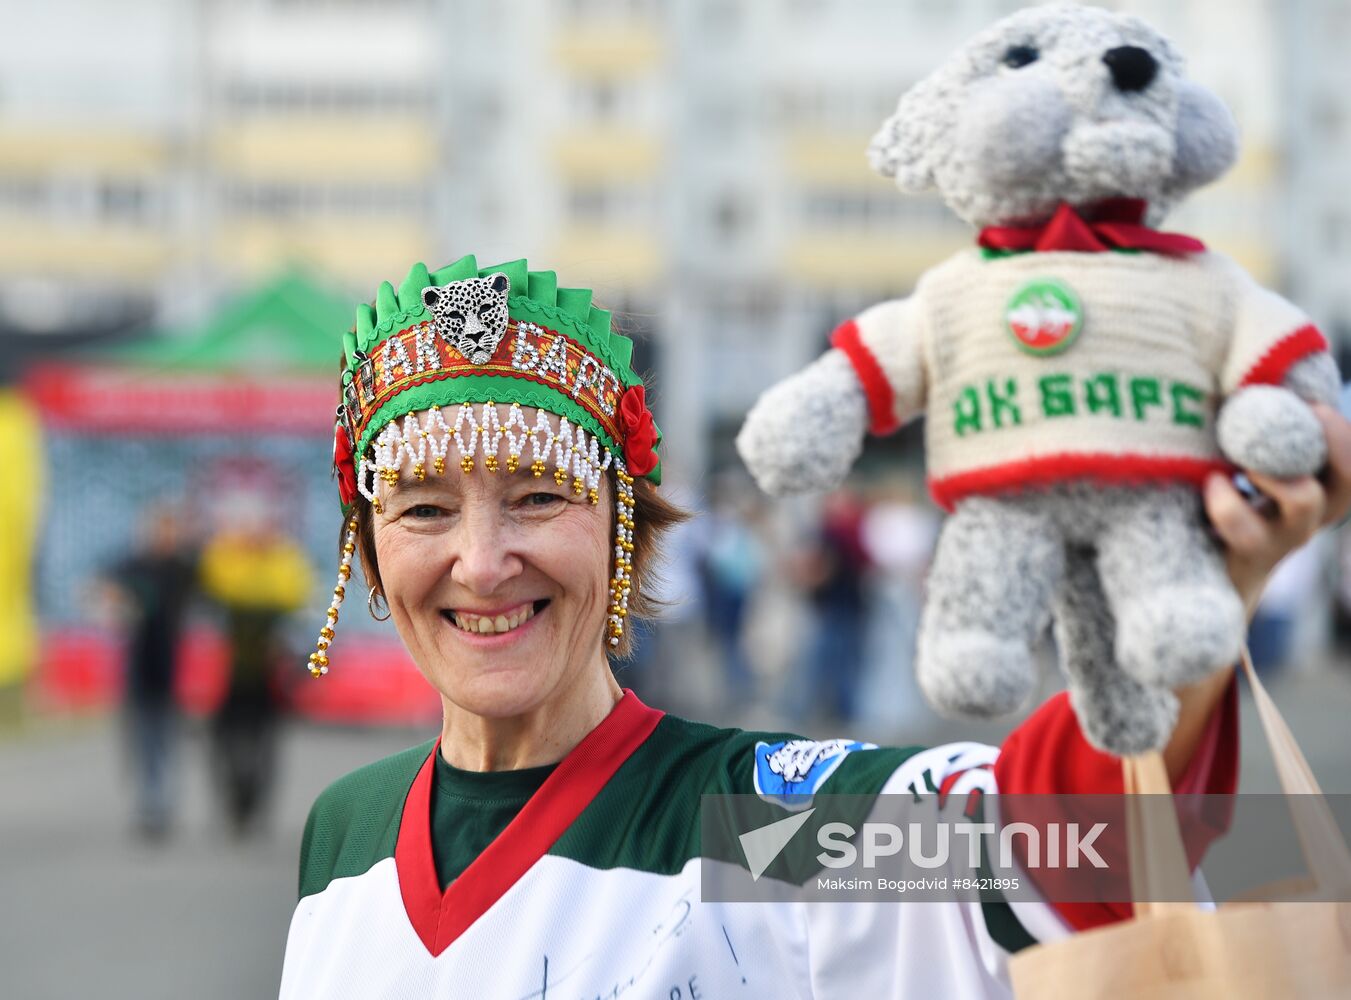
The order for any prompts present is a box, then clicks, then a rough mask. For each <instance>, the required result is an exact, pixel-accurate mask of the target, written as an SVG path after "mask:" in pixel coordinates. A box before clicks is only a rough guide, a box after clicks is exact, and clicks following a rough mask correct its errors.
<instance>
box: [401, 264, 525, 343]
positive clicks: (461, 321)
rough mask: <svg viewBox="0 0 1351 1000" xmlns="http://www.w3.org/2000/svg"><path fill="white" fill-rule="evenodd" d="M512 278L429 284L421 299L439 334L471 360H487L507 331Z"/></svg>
mask: <svg viewBox="0 0 1351 1000" xmlns="http://www.w3.org/2000/svg"><path fill="white" fill-rule="evenodd" d="M510 291H511V279H510V278H508V277H507V276H506V275H505V274H489V275H487V276H486V277H482V278H469V279H467V280H465V281H452V282H451V283H450V284H448V285H442V286H440V287H437V286H435V285H431V286H428V287H427V288H424V289H423V290H422V302H423V304H424V305H426V307H427V308H428V309H429V310H431V314H432V319H433V322H434V325H435V328H436V333H437V336H439V337H441V339H442V340H444V341H445V342H446V343H447V344H449V345H450V346H451V347H453V348H455V350H457V351H459V352H460V353H461V354H462V355H464V357H465V358H466V360H468V361H469V362H471V363H472V364H476V365H482V364H487V363H488V360H489V359H490V358H492V356H493V353H494V352H495V351H496V350H497V345H498V344H500V343H502V338H503V337H505V336H506V335H507V294H508V293H509V292H510Z"/></svg>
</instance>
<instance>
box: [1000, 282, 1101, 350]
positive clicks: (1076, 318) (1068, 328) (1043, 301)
mask: <svg viewBox="0 0 1351 1000" xmlns="http://www.w3.org/2000/svg"><path fill="white" fill-rule="evenodd" d="M1004 325H1005V327H1007V329H1008V331H1009V335H1010V336H1011V337H1013V342H1014V343H1015V344H1017V345H1018V347H1019V348H1020V349H1022V350H1024V351H1026V352H1027V353H1028V354H1038V355H1045V354H1059V353H1060V352H1061V351H1064V350H1067V349H1068V348H1069V346H1070V345H1071V344H1073V343H1074V340H1075V338H1076V337H1078V336H1079V329H1080V327H1082V326H1083V325H1084V307H1083V305H1082V304H1081V303H1080V302H1079V296H1077V295H1075V294H1074V290H1073V289H1072V288H1070V286H1069V285H1067V284H1065V283H1064V282H1063V281H1057V280H1056V279H1054V278H1033V279H1032V280H1031V281H1029V282H1026V283H1025V284H1023V285H1022V286H1021V287H1019V289H1018V290H1017V291H1016V292H1014V293H1013V295H1012V296H1011V297H1010V298H1009V302H1008V305H1006V306H1005V307H1004Z"/></svg>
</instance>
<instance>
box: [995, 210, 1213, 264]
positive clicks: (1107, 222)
mask: <svg viewBox="0 0 1351 1000" xmlns="http://www.w3.org/2000/svg"><path fill="white" fill-rule="evenodd" d="M1147 208H1148V204H1147V203H1146V202H1145V201H1144V200H1143V199H1140V198H1111V199H1108V200H1107V201H1100V202H1097V203H1096V204H1094V205H1092V206H1089V207H1088V208H1086V209H1085V211H1086V212H1087V213H1088V214H1089V215H1090V217H1091V221H1089V220H1086V219H1085V218H1084V217H1083V216H1082V215H1080V214H1079V213H1078V212H1076V211H1075V210H1074V209H1073V208H1071V207H1070V206H1069V205H1068V204H1067V203H1065V202H1063V201H1062V202H1061V203H1060V206H1059V207H1058V208H1057V209H1056V210H1055V214H1054V215H1053V216H1051V219H1050V221H1049V222H1046V223H1044V224H1042V225H1039V226H986V227H985V228H984V229H982V230H981V231H980V237H979V239H978V242H979V243H980V245H981V246H983V247H985V248H986V249H987V250H1035V251H1040V252H1043V253H1044V252H1046V251H1050V250H1073V251H1077V252H1080V253H1102V252H1104V251H1106V250H1111V249H1117V250H1146V251H1149V252H1150V253H1162V254H1173V255H1181V254H1188V253H1200V252H1201V251H1202V250H1204V249H1205V248H1206V245H1205V244H1204V243H1202V242H1201V241H1200V240H1198V239H1195V238H1193V237H1191V236H1183V235H1182V234H1181V233H1162V232H1159V230H1157V229H1151V228H1150V227H1149V226H1146V225H1144V218H1145V210H1146V209H1147Z"/></svg>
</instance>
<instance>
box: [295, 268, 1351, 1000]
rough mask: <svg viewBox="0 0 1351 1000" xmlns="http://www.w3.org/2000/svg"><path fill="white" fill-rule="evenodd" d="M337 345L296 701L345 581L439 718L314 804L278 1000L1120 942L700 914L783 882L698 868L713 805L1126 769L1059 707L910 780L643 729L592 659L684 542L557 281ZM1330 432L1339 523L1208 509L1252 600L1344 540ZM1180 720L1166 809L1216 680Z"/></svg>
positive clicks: (1036, 913)
mask: <svg viewBox="0 0 1351 1000" xmlns="http://www.w3.org/2000/svg"><path fill="white" fill-rule="evenodd" d="M345 348H346V351H345V365H344V370H343V380H342V399H343V404H342V406H341V407H340V408H339V411H338V420H337V426H336V428H335V441H334V464H335V466H336V470H337V473H338V481H339V489H340V495H341V499H342V504H343V517H344V535H343V544H342V559H341V564H340V566H339V571H338V577H339V579H338V584H337V586H336V587H335V588H334V598H333V603H332V606H331V607H330V609H329V614H328V620H327V622H326V624H325V625H324V627H323V629H322V630H321V632H320V635H319V639H318V641H317V642H316V648H315V652H314V654H313V655H312V656H311V658H310V668H311V672H312V673H313V674H314V675H315V676H316V677H322V676H323V674H324V673H326V672H327V670H328V668H329V660H328V650H329V648H330V646H331V645H332V644H333V642H334V641H335V640H336V625H337V622H338V617H339V612H340V609H341V607H342V604H343V602H344V600H345V598H346V593H347V587H348V585H349V584H350V582H351V576H352V562H353V560H354V559H355V558H356V556H357V553H358V552H359V553H360V558H361V563H362V567H363V569H364V572H365V576H366V579H367V582H368V583H369V585H370V586H371V588H372V594H373V595H379V596H382V597H383V598H384V600H385V601H386V602H387V603H388V606H389V609H390V614H391V617H392V619H393V622H394V625H395V627H396V629H397V630H398V633H399V637H400V638H401V639H402V641H403V643H404V644H405V645H406V646H407V648H408V650H409V652H410V653H411V655H412V657H413V660H414V661H415V662H416V664H417V666H418V669H419V670H420V671H421V672H422V674H423V675H424V676H425V677H426V679H427V681H428V682H429V683H430V684H431V686H432V687H433V688H434V689H435V690H436V691H437V692H438V693H439V695H440V698H441V703H442V708H443V720H442V725H441V731H440V733H439V734H438V735H437V736H436V737H435V738H433V739H429V740H427V741H426V742H424V743H422V744H420V745H418V746H415V747H413V748H411V749H409V750H407V751H404V752H403V753H399V754H395V755H394V756H392V757H388V758H386V759H384V760H381V761H377V762H375V763H374V764H371V765H368V766H367V767H364V768H362V769H360V770H358V771H356V772H353V773H352V774H349V775H347V776H346V777H344V778H341V779H339V780H338V781H336V782H334V783H333V784H332V785H331V786H330V787H329V788H328V789H326V790H325V791H324V792H323V794H321V795H320V796H319V798H318V800H317V801H316V802H315V804H314V806H313V808H312V809H311V811H310V816H309V820H308V822H307V823H306V826H305V834H304V838H303V841H302V845H301V856H300V900H299V902H298V904H297V906H296V909H295V913H294V915H293V918H292V922H291V930H290V934H289V936H288V939H287V944H286V958H285V968H284V971H283V976H282V984H281V995H282V997H284V998H305V1000H311V998H316V997H352V998H356V997H360V998H362V1000H367V998H371V997H422V996H456V997H476V998H477V997H513V998H515V997H538V998H544V997H551V996H580V997H587V996H597V997H599V996H620V995H629V996H643V997H679V998H682V1000H684V998H694V997H699V996H708V997H712V996H731V995H736V996H748V997H765V996H774V997H806V996H817V997H824V996H847V997H873V996H897V995H900V993H901V992H902V991H903V990H904V991H907V995H908V991H909V990H912V989H913V991H914V995H916V996H941V997H972V996H979V997H984V996H991V997H995V996H998V997H1005V996H1007V995H1008V983H1007V971H1006V969H1007V961H1008V957H1009V955H1010V953H1012V952H1015V951H1017V950H1018V949H1020V948H1022V947H1025V946H1027V945H1029V944H1032V943H1034V942H1035V941H1036V940H1052V939H1054V938H1056V937H1060V936H1064V935H1065V934H1067V933H1069V932H1070V931H1071V930H1073V929H1082V928H1086V927H1091V926H1095V925H1099V924H1103V923H1106V922H1107V921H1110V920H1114V919H1120V918H1121V917H1123V916H1124V915H1126V913H1127V912H1128V910H1129V904H1127V906H1126V908H1125V909H1124V910H1123V907H1122V906H1121V905H1120V904H1113V903H1112V902H1111V901H1110V900H1104V901H1099V902H1096V903H1078V904H1057V905H1051V904H1047V903H1043V902H1039V901H1029V900H1028V899H1026V898H1024V899H1021V900H1012V899H1010V900H1006V899H1004V898H1003V897H1002V896H998V895H996V896H994V897H989V896H987V897H985V898H983V899H979V900H971V899H968V900H963V901H959V900H956V899H952V900H946V901H941V902H932V903H930V904H929V905H926V906H918V905H915V906H911V905H906V904H898V903H896V902H876V901H872V900H865V901H859V900H852V901H849V900H840V901H838V902H836V903H835V905H832V906H827V907H818V906H809V905H803V904H802V903H800V902H794V901H791V899H790V901H787V902H784V901H782V900H781V901H777V902H761V903H755V904H745V903H736V904H733V903H730V902H720V901H719V900H717V899H715V898H713V897H712V896H711V895H710V894H709V893H707V892H706V891H705V888H706V886H705V883H704V881H703V880H704V876H705V874H706V873H707V874H709V875H710V876H711V877H712V878H714V879H717V878H718V877H719V873H725V872H727V871H729V870H731V871H734V872H741V871H742V870H743V869H750V870H752V871H753V872H754V877H755V878H757V879H758V878H759V877H760V876H761V875H762V874H763V875H765V876H766V878H767V879H768V880H769V881H775V880H781V879H786V878H788V877H789V876H791V875H793V873H794V872H795V871H797V869H792V870H788V869H787V868H786V865H785V864H780V863H779V862H776V861H774V860H772V859H771V860H770V861H768V862H766V864H768V867H765V866H764V865H752V864H751V863H750V862H749V861H748V859H747V858H746V857H745V856H744V855H741V854H737V853H736V852H735V851H733V852H732V853H731V854H727V853H726V852H718V853H716V854H715V853H710V852H711V851H713V850H714V848H712V847H711V846H710V845H709V844H707V843H705V842H704V840H703V838H702V833H701V825H700V817H701V808H702V803H703V801H704V797H705V796H706V795H709V794H713V795H718V794H737V793H739V794H741V795H743V796H745V797H747V798H752V799H753V801H755V802H756V805H757V806H760V807H764V808H771V809H774V810H779V812H783V811H785V810H794V809H800V808H801V806H802V805H803V803H804V802H805V801H807V800H806V799H804V798H803V796H813V795H817V794H820V795H821V796H822V798H821V799H816V800H812V801H814V802H815V803H816V804H823V803H824V802H825V801H826V800H827V799H829V797H830V795H831V793H842V794H843V795H845V796H846V797H848V796H859V795H866V796H870V797H871V796H876V795H877V794H878V793H879V792H898V793H899V792H904V793H906V794H905V798H906V799H907V800H908V799H909V798H911V797H912V795H913V794H914V793H918V792H922V791H924V790H930V791H933V790H942V792H944V793H947V792H952V791H956V792H958V793H961V792H982V793H993V792H996V791H999V792H1043V793H1044V792H1095V793H1104V792H1120V791H1121V770H1120V766H1119V763H1118V762H1117V761H1116V760H1115V759H1114V758H1110V757H1107V756H1106V755H1104V754H1101V753H1098V752H1097V751H1095V750H1093V749H1092V748H1091V747H1090V746H1089V745H1088V743H1087V742H1086V741H1085V740H1084V738H1083V736H1082V734H1081V733H1080V731H1079V728H1078V726H1077V724H1076V723H1075V721H1074V716H1073V713H1072V712H1071V710H1070V707H1069V704H1068V702H1067V701H1066V699H1065V696H1064V695H1063V694H1062V695H1060V696H1058V697H1056V698H1053V699H1052V700H1051V701H1050V702H1048V703H1047V704H1046V705H1044V706H1043V707H1042V708H1041V709H1040V710H1039V711H1038V712H1036V713H1035V714H1034V715H1033V716H1032V717H1031V718H1030V719H1028V720H1027V721H1026V722H1024V723H1023V724H1022V725H1021V726H1020V727H1019V728H1018V729H1017V730H1015V731H1014V733H1013V735H1012V736H1010V737H1009V739H1008V740H1007V741H1006V742H1005V744H1004V746H1003V748H1002V749H996V748H993V747H986V746H980V745H978V744H974V743H961V744H954V745H950V746H945V747H936V748H934V749H932V750H928V751H923V750H919V749H918V748H913V747H912V748H907V749H898V748H883V747H878V746H876V745H875V744H872V743H868V742H864V741H859V740H853V739H830V740H824V741H813V740H807V739H802V738H799V737H795V736H793V735H792V734H788V733H755V732H742V731H740V730H736V729H715V728H713V727H711V726H706V725H701V724H699V723H694V722H688V721H685V720H683V719H677V718H674V717H672V716H669V715H666V714H664V713H662V712H661V711H658V710H656V709H653V708H649V707H647V706H646V705H643V704H642V703H641V702H639V701H638V699H637V698H636V696H635V695H634V694H633V692H631V691H624V690H621V689H620V687H619V685H618V683H616V681H615V678H614V674H613V672H612V670H611V659H612V658H613V657H622V656H623V655H625V653H626V650H627V643H628V641H629V638H630V635H631V629H628V628H626V623H627V622H628V620H629V617H630V615H631V614H638V615H641V614H645V613H647V612H648V611H649V610H650V602H649V599H648V597H647V593H648V591H649V580H650V576H651V573H652V562H653V557H654V552H655V549H656V547H657V544H658V542H659V540H660V536H661V534H662V532H663V531H664V530H666V529H667V528H669V527H670V526H672V525H673V524H675V523H676V522H678V521H679V520H680V519H681V518H683V517H684V514H683V513H682V512H681V511H680V510H679V509H678V508H676V507H674V506H672V505H671V504H670V503H668V502H666V501H664V500H663V499H661V497H660V496H659V494H658V492H657V487H658V485H659V483H660V477H661V472H660V469H661V466H660V461H659V457H658V453H657V449H658V447H659V445H660V441H661V434H660V432H659V431H658V430H657V428H656V425H655V424H654V423H653V420H652V415H651V413H650V412H649V411H648V408H647V404H646V400H645V396H644V391H643V386H642V383H641V381H640V380H639V379H638V377H637V376H636V375H635V374H634V372H633V370H632V367H631V365H630V362H629V358H630V353H631V350H632V345H631V344H630V343H629V342H628V341H627V340H626V339H624V338H623V337H620V336H618V335H617V334H615V333H614V332H613V331H612V329H611V326H610V317H609V314H608V313H606V312H604V311H603V310H599V309H596V308H594V307H593V306H592V305H591V293H590V292H588V291H585V290H579V289H569V288H559V287H558V285H557V281H556V279H555V277H554V275H553V273H552V272H547V271H531V270H529V269H528V268H527V266H526V263H525V262H524V261H516V262H512V263H508V264H501V265H498V266H496V267H488V268H480V267H479V266H478V265H477V263H476V262H475V260H474V259H473V258H472V257H466V258H464V259H462V260H460V261H457V262H456V263H455V264H452V265H450V266H449V267H445V268H442V269H441V270H439V271H436V272H435V273H431V272H429V271H428V269H427V268H426V267H424V266H423V265H421V264H418V265H416V266H414V267H413V269H412V270H411V271H410V272H409V275H408V277H407V278H406V279H405V280H404V282H403V283H402V285H401V286H400V288H399V289H398V290H397V291H396V290H395V289H394V287H393V286H392V285H390V284H388V283H386V284H385V285H383V286H382V287H381V288H380V290H379V292H378V294H377V295H376V299H375V305H374V307H369V306H361V307H359V309H358V312H357V323H356V327H355V328H354V329H353V330H352V331H350V332H349V333H348V334H347V335H346V337H345ZM1326 426H1327V430H1328V434H1329V442H1330V444H1329V449H1330V452H1331V454H1332V456H1333V460H1332V470H1331V473H1330V476H1329V483H1330V484H1331V485H1332V489H1331V491H1330V492H1329V494H1327V495H1325V493H1324V490H1323V488H1322V487H1320V486H1319V484H1318V483H1317V482H1316V481H1314V480H1313V479H1307V480H1296V481H1292V482H1291V483H1281V482H1278V481H1269V480H1266V479H1261V480H1260V485H1261V486H1262V488H1263V490H1264V491H1266V492H1268V493H1269V495H1270V496H1271V497H1272V499H1273V500H1274V501H1275V503H1276V506H1277V508H1278V513H1277V515H1276V517H1275V518H1274V520H1264V519H1262V518H1260V517H1258V516H1257V515H1256V514H1254V513H1253V512H1252V511H1251V510H1250V509H1248V508H1247V507H1246V506H1244V505H1243V504H1242V503H1241V501H1239V502H1238V505H1237V506H1235V503H1234V496H1231V495H1230V494H1231V493H1232V490H1229V491H1228V492H1225V490H1224V489H1223V485H1221V486H1217V487H1216V488H1215V489H1214V490H1212V491H1211V493H1212V495H1209V496H1208V498H1207V502H1208V505H1209V508H1210V510H1211V513H1212V515H1213V516H1214V518H1215V522H1216V526H1217V528H1218V530H1219V531H1220V534H1221V535H1222V536H1223V537H1224V538H1225V540H1226V541H1228V542H1229V543H1230V545H1231V550H1230V564H1229V567H1230V574H1231V576H1232V577H1233V579H1234V581H1235V583H1236V584H1237V585H1238V587H1239V589H1240V590H1241V591H1242V592H1243V593H1244V594H1245V595H1253V594H1255V593H1257V592H1259V591H1260V589H1261V584H1262V579H1263V577H1264V576H1265V574H1266V573H1267V572H1268V571H1269V570H1270V568H1271V566H1272V565H1274V563H1275V562H1276V560H1278V559H1279V558H1280V556H1281V555H1283V554H1284V553H1285V552H1287V551H1289V550H1290V549H1291V548H1292V547H1294V546H1295V545H1296V544H1298V543H1300V542H1302V541H1303V540H1304V539H1305V538H1307V537H1308V535H1309V534H1310V533H1311V532H1312V530H1313V529H1314V526H1315V525H1316V524H1317V522H1318V520H1319V517H1320V515H1321V514H1322V513H1323V512H1324V506H1325V503H1326V504H1327V506H1328V507H1329V509H1330V511H1331V514H1332V515H1335V516H1340V512H1342V511H1344V510H1345V509H1346V507H1347V505H1348V504H1349V503H1351V485H1348V474H1349V473H1351V427H1348V426H1347V425H1346V424H1345V423H1344V422H1341V421H1336V420H1334V419H1332V418H1328V419H1327V421H1326ZM1329 498H1331V499H1329ZM1181 694H1182V698H1181V700H1182V709H1181V713H1180V721H1179V724H1178V728H1177V731H1176V734H1175V736H1174V740H1173V743H1172V744H1170V747H1169V752H1170V754H1171V756H1170V758H1169V759H1170V769H1171V770H1173V773H1174V779H1175V782H1174V783H1175V786H1176V787H1177V789H1178V790H1179V791H1193V792H1203V791H1204V792H1224V791H1232V789H1233V787H1234V783H1235V780H1236V772H1235V766H1236V746H1237V740H1236V725H1237V709H1236V707H1235V706H1236V704H1237V701H1236V697H1235V695H1234V688H1233V686H1232V684H1231V683H1230V682H1229V677H1228V674H1227V672H1222V673H1221V674H1217V675H1216V676H1215V677H1213V678H1211V679H1209V680H1208V681H1204V682H1202V683H1201V684H1200V685H1197V690H1196V691H1194V692H1190V693H1187V692H1181ZM1217 706H1218V708H1217ZM1174 761H1175V762H1176V766H1175V767H1174V766H1173V762H1174ZM870 801H871V799H870ZM756 815H761V816H763V815H764V814H763V813H757V814H756ZM774 815H777V813H771V814H769V818H772V817H773V816H774ZM807 816H808V813H806V812H797V813H796V814H795V817H794V820H793V821H794V822H800V821H802V820H805V819H806V818H807ZM817 824H818V826H819V825H820V817H817ZM775 826H776V828H777V827H778V824H775ZM794 829H796V827H794ZM732 832H733V833H734V834H736V833H741V832H747V833H749V832H751V831H750V830H744V831H742V830H734V831H732ZM1213 835H1214V831H1213V830H1206V831H1203V832H1202V835H1201V836H1200V837H1199V838H1198V842H1197V844H1196V845H1195V846H1196V847H1197V851H1196V853H1199V848H1200V847H1201V846H1203V843H1204V841H1205V840H1206V839H1207V838H1208V837H1210V836H1213ZM802 836H803V838H804V839H805V836H806V835H805V834H804V835H802ZM738 842H739V843H741V844H742V845H743V848H744V849H746V850H750V848H748V847H745V844H746V843H747V841H746V840H744V839H742V840H740V841H738V840H736V839H735V838H734V839H733V843H738ZM780 860H782V859H780ZM873 874H878V875H881V874H884V873H881V872H877V873H873ZM966 874H968V875H969V874H971V873H970V872H967V873H966ZM797 880H798V881H801V879H800V878H798V879H797ZM843 881H850V880H848V879H845V880H843ZM893 895H895V894H894V893H893ZM784 898H785V899H789V897H787V896H785V897H784ZM902 983H904V984H905V985H904V987H902V986H901V984H902Z"/></svg>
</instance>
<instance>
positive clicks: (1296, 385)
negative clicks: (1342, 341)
mask: <svg viewBox="0 0 1351 1000" xmlns="http://www.w3.org/2000/svg"><path fill="white" fill-rule="evenodd" d="M1236 280H1237V293H1236V301H1235V303H1234V336H1233V340H1232V342H1231V345H1230V350H1229V355H1228V357H1227V358H1226V359H1225V362H1224V368H1223V370H1222V372H1221V376H1220V388H1221V390H1222V391H1223V392H1225V393H1226V394H1228V398H1227V399H1226V400H1225V402H1224V405H1223V407H1221V409H1220V417H1219V422H1218V425H1217V427H1216V431H1217V433H1218V436H1219V443H1220V450H1221V451H1222V452H1224V455H1225V457H1226V458H1228V459H1229V460H1230V461H1232V462H1234V463H1235V464H1237V465H1240V466H1242V467H1243V468H1244V469H1248V470H1251V471H1255V472H1259V473H1264V474H1266V475H1269V476H1278V477H1281V478H1290V477H1294V476H1306V475H1309V474H1311V473H1313V472H1316V471H1317V470H1318V469H1319V468H1321V467H1322V465H1323V463H1324V462H1325V461H1326V460H1327V446H1326V443H1325V442H1324V440H1323V432H1322V428H1320V427H1319V425H1318V421H1317V420H1316V419H1315V418H1314V416H1313V412H1312V411H1311V410H1310V409H1309V406H1308V404H1309V403H1328V404H1332V405H1335V404H1336V400H1337V396H1338V393H1339V392H1340V390H1341V379H1340V377H1339V376H1338V374H1337V365H1336V363H1335V362H1334V361H1333V360H1332V356H1331V355H1330V354H1329V353H1328V344H1327V341H1326V340H1325V339H1324V337H1323V335H1322V334H1321V333H1320V332H1319V331H1318V328H1317V327H1315V326H1314V325H1313V324H1312V323H1310V322H1309V320H1308V317H1306V316H1305V315H1304V314H1303V313H1301V312H1300V311H1299V310H1298V309H1296V308H1295V306H1293V305H1291V304H1290V303H1289V302H1287V301H1286V300H1285V299H1283V298H1281V297H1280V296H1279V295H1276V294H1275V293H1274V292H1270V291H1268V290H1267V289H1265V288H1262V287H1261V286H1259V285H1257V284H1256V283H1255V282H1253V281H1252V279H1250V278H1249V277H1248V276H1247V275H1246V274H1242V273H1240V274H1238V275H1237V276H1236Z"/></svg>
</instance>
